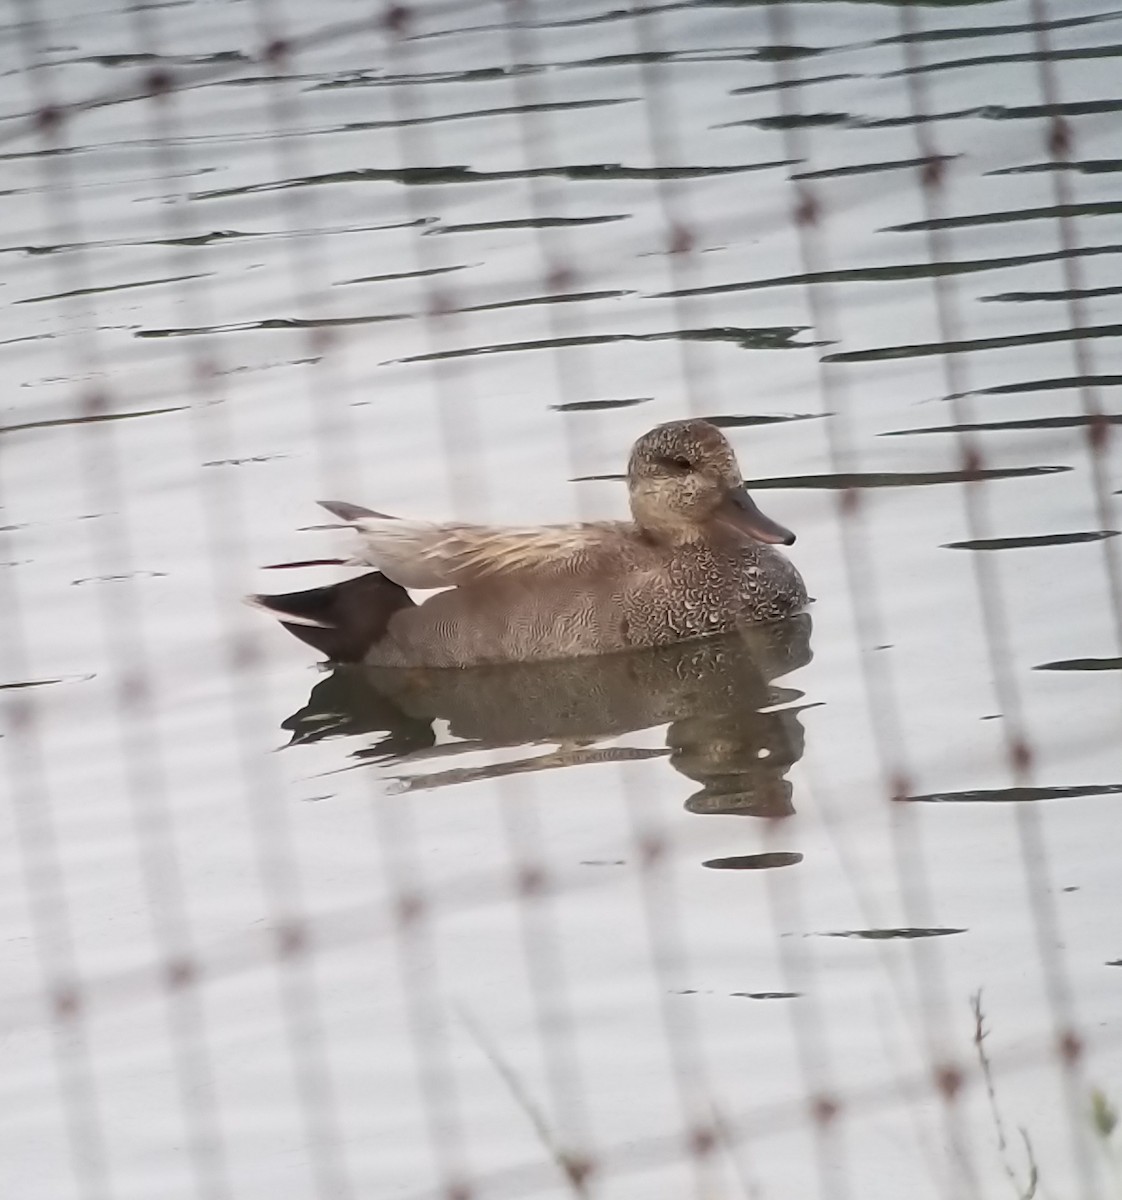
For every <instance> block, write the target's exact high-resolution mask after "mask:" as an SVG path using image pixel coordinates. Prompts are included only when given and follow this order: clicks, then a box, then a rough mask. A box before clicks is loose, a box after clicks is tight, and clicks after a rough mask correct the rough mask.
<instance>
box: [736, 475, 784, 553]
mask: <svg viewBox="0 0 1122 1200" xmlns="http://www.w3.org/2000/svg"><path fill="white" fill-rule="evenodd" d="M717 520H718V521H720V522H721V523H722V524H723V525H728V526H731V528H733V529H735V530H737V531H738V532H740V533H746V534H747V535H748V536H749V537H751V538H755V539H756V541H757V542H767V543H769V544H770V545H781V546H790V545H791V543H792V542H793V541H794V540H795V535H794V534H793V533H792V532H791V531H790V530H789V529H786V528H784V526H782V525H780V524H779V522H778V521H773V520H772V519H771V517H769V516H767V515H766V514H765V513H762V512H760V510H759V508H758V507H757V506H756V502H755V500H753V499H752V497H751V496H749V495H748V489H747V488H744V487H738V488H733V489H732V490H731V491H729V492H728V493H727V495H726V496H725V498H724V500H722V501H721V504H720V506H719V507H718V509H717Z"/></svg>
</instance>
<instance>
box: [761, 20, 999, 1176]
mask: <svg viewBox="0 0 1122 1200" xmlns="http://www.w3.org/2000/svg"><path fill="white" fill-rule="evenodd" d="M790 11H791V9H790V7H789V6H787V5H785V4H778V5H770V6H769V7H768V9H767V19H768V28H769V38H770V43H771V47H772V50H773V58H774V62H775V78H776V83H777V84H778V87H777V88H776V100H777V104H778V105H779V109H780V114H781V118H782V128H783V139H784V147H785V150H784V157H786V158H788V159H790V160H794V161H799V162H802V161H805V160H806V159H807V157H808V147H807V145H806V138H805V133H804V132H803V127H802V126H801V125H800V123H799V121H798V119H797V118H798V116H799V112H798V109H797V93H798V86H797V84H798V74H797V65H796V62H797V60H795V59H792V58H790V57H788V56H786V55H784V54H783V53H782V52H781V48H782V47H784V46H789V45H792V44H794V38H793V36H792V34H791V31H790V28H789V21H790V17H789V13H790ZM794 195H795V200H794V207H793V210H792V217H793V225H794V228H795V231H796V236H797V239H798V245H799V256H800V260H801V261H800V265H801V273H802V276H803V278H804V279H806V280H808V282H807V283H806V284H805V285H804V286H805V295H806V303H807V306H808V308H809V310H810V314H811V321H812V324H813V326H814V329H815V332H816V335H817V337H818V338H819V339H820V340H823V341H826V342H828V343H830V342H834V341H836V340H837V336H838V334H837V321H836V315H835V313H834V311H833V305H832V302H831V300H830V299H829V296H828V294H827V290H826V288H825V287H823V286H816V284H815V283H814V282H813V281H812V279H813V277H819V278H823V277H828V275H829V262H828V258H827V232H826V230H827V225H826V221H827V217H828V214H827V210H826V207H825V204H824V201H823V199H822V197H821V195H820V192H819V187H818V185H817V183H816V182H815V181H814V180H812V179H808V178H801V179H800V180H799V181H798V182H797V183H796V185H795V187H794ZM932 261H937V260H934V259H933V260H932ZM843 370H844V368H843ZM818 385H819V391H820V394H821V396H822V399H823V409H824V411H827V412H829V413H831V414H832V415H831V416H829V417H828V419H827V421H826V438H827V450H828V454H829V459H830V465H831V469H832V470H833V471H834V472H835V473H836V474H839V475H846V474H852V473H854V472H855V468H856V462H857V451H856V448H855V444H854V434H853V430H852V418H851V414H850V398H849V389H848V384H847V381H846V380H845V378H844V377H843V375H842V373H841V371H839V369H838V367H837V366H835V365H833V364H831V363H828V362H825V361H823V360H822V359H821V358H819V364H818ZM838 501H839V503H838V514H839V519H840V526H841V536H842V557H843V562H844V568H845V579H846V590H847V593H848V595H849V597H850V603H851V606H852V609H853V613H854V619H855V624H856V631H857V640H858V653H859V661H860V669H861V676H862V687H863V691H864V696H865V705H866V708H867V710H868V712H869V715H870V718H871V722H872V730H873V739H874V752H875V756H876V761H877V767H878V773H879V775H880V780H881V787H882V790H883V794H884V796H885V797H886V799H887V800H888V802H889V803H890V804H891V805H892V809H891V812H890V814H889V828H890V833H891V836H892V846H893V861H894V866H895V871H896V881H897V889H898V892H899V894H900V898H901V902H902V905H903V908H904V912H905V914H906V917H907V919H908V921H909V923H910V924H912V925H913V926H916V927H921V928H922V927H927V926H930V925H932V924H933V923H934V921H933V918H932V912H933V902H932V888H931V880H930V870H929V867H928V865H927V861H926V855H925V853H924V849H923V843H922V830H921V829H920V827H919V823H918V817H917V815H916V814H915V812H914V810H912V809H911V807H910V806H908V805H906V803H905V802H906V800H907V797H908V795H909V793H910V792H911V790H912V785H911V770H910V767H909V755H908V750H907V746H906V742H905V739H904V734H903V729H902V727H901V723H900V721H899V718H898V716H897V712H898V708H899V706H898V701H897V689H896V683H895V679H894V677H893V673H892V669H891V666H890V664H889V662H888V660H887V658H886V657H885V655H884V654H880V653H878V652H877V651H876V647H878V646H881V645H884V644H885V642H886V640H887V638H886V636H885V622H884V616H883V611H882V602H881V600H880V588H879V584H878V580H877V570H876V566H875V563H874V561H873V556H872V554H871V553H870V550H869V533H868V528H867V524H866V520H865V517H864V514H863V511H862V503H861V496H860V493H859V492H857V491H856V490H855V489H854V488H852V487H848V488H846V489H844V490H842V491H841V492H840V493H839V497H838ZM910 955H911V961H912V970H913V973H914V976H915V981H916V996H917V999H918V1003H919V1012H920V1017H921V1029H922V1032H923V1037H924V1045H925V1053H926V1057H927V1062H928V1068H929V1070H930V1072H931V1079H932V1083H933V1085H934V1086H935V1088H936V1092H937V1095H938V1096H939V1097H940V1100H941V1103H942V1110H943V1120H944V1128H945V1133H946V1136H947V1139H948V1144H949V1145H950V1147H951V1150H952V1155H953V1159H954V1162H955V1165H956V1171H957V1176H958V1178H957V1180H956V1181H955V1183H954V1184H953V1185H951V1184H950V1183H949V1182H948V1186H953V1187H954V1188H955V1190H956V1191H959V1190H960V1189H964V1190H965V1194H966V1195H977V1187H978V1184H977V1177H976V1171H975V1168H974V1165H973V1162H972V1157H971V1153H970V1149H969V1144H968V1138H967V1134H966V1129H965V1126H964V1117H963V1114H962V1111H961V1105H960V1104H959V1103H958V1098H959V1093H960V1089H961V1084H962V1072H961V1068H960V1067H959V1066H958V1065H957V1063H956V1062H955V1058H956V1056H955V1054H954V1052H953V1050H952V1048H951V1035H950V999H949V989H948V983H947V975H946V967H945V963H944V961H943V957H942V954H941V952H940V950H939V949H938V947H937V946H933V945H931V944H929V942H928V940H927V939H914V940H913V941H912V943H911V945H910Z"/></svg>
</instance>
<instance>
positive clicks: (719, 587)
mask: <svg viewBox="0 0 1122 1200" xmlns="http://www.w3.org/2000/svg"><path fill="white" fill-rule="evenodd" d="M627 489H628V497H629V500H630V508H631V519H630V520H629V521H589V522H581V523H577V524H565V525H543V526H537V527H528V526H527V527H523V526H513V525H512V526H499V525H472V524H457V523H446V524H438V523H432V522H428V521H415V520H409V519H406V518H399V517H393V516H389V515H387V514H386V513H380V512H376V511H374V510H373V509H368V508H363V507H360V506H359V505H356V504H350V503H344V502H341V501H332V500H324V501H320V502H319V503H320V505H321V507H323V508H325V509H327V511H328V512H330V513H331V514H332V515H333V516H335V517H336V518H338V520H339V521H340V522H341V524H342V526H344V527H350V528H351V529H352V530H353V531H354V535H355V542H356V551H355V554H354V557H353V558H352V559H351V560H350V561H351V562H352V563H353V564H354V565H364V566H368V567H373V568H375V569H374V570H373V571H371V572H368V573H366V574H364V575H361V576H358V577H356V578H352V579H347V580H344V581H342V582H340V583H336V584H331V585H329V586H327V587H319V588H311V589H307V590H304V591H299V592H288V593H284V594H280V595H254V596H249V597H247V600H248V602H249V603H250V604H252V605H254V606H255V607H257V608H260V609H263V610H264V611H265V612H267V613H269V614H270V615H272V616H274V617H277V618H278V619H279V620H280V621H281V623H282V624H283V625H284V626H285V628H286V629H288V630H289V631H290V632H291V633H292V634H294V635H295V636H296V637H298V638H300V639H301V640H302V641H304V642H305V643H307V644H308V645H310V646H312V647H313V648H315V649H317V650H319V651H320V652H321V653H322V654H325V655H326V656H327V658H328V659H330V660H331V661H333V662H337V663H364V664H367V665H370V666H377V667H400V668H465V667H472V666H477V665H481V664H493V663H504V662H510V663H519V662H522V663H524V662H543V661H550V660H559V659H567V658H579V657H584V656H588V655H597V654H610V653H617V652H620V651H626V650H633V649H637V648H641V647H652V646H664V645H670V644H671V643H674V642H679V641H687V640H690V639H693V638H700V637H705V636H708V635H713V634H720V633H727V632H729V631H731V630H734V629H736V628H738V627H740V626H742V625H744V624H747V623H757V622H767V621H777V620H780V619H782V618H784V617H786V616H789V615H790V614H792V613H796V612H798V611H800V610H801V609H803V608H804V607H805V606H806V605H807V603H808V599H807V592H806V586H805V584H804V583H803V580H802V577H801V575H800V574H799V572H798V570H797V569H796V568H795V566H794V564H793V563H792V562H791V561H790V559H788V558H787V556H786V555H785V554H783V553H782V551H780V550H779V549H778V548H777V547H778V546H781V545H782V546H790V545H791V544H792V543H793V542H794V541H795V535H794V534H793V533H792V532H791V531H790V530H788V529H786V528H785V527H784V526H782V525H780V524H779V523H778V522H776V521H774V520H772V519H771V518H770V517H768V516H766V515H765V514H764V513H763V512H762V511H761V510H760V509H759V507H758V506H757V505H756V503H755V501H754V500H753V499H752V497H751V496H750V494H749V492H748V490H747V488H746V486H745V484H744V477H743V475H742V474H741V471H740V466H739V464H738V462H737V459H736V454H735V452H734V450H733V448H732V446H731V445H730V444H729V441H728V439H727V438H726V437H725V435H724V434H723V433H722V432H721V430H720V429H718V428H717V427H716V426H715V425H713V424H711V423H710V422H708V421H704V420H700V419H690V420H679V421H670V422H667V423H665V424H662V425H657V426H655V428H653V429H651V430H649V431H648V432H646V433H644V434H643V435H642V437H640V438H639V439H638V441H636V442H635V444H634V446H633V447H632V449H631V454H630V457H629V459H628V464H627ZM411 589H413V590H430V589H439V590H438V591H437V592H436V594H435V595H432V596H429V597H428V598H426V599H423V601H422V602H420V603H418V602H417V601H416V600H415V599H414V598H413V596H411V595H410V590H411Z"/></svg>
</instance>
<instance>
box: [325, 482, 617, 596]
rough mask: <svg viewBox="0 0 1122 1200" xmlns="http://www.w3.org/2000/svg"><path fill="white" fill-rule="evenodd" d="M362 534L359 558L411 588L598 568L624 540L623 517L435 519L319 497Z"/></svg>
mask: <svg viewBox="0 0 1122 1200" xmlns="http://www.w3.org/2000/svg"><path fill="white" fill-rule="evenodd" d="M320 503H321V504H322V505H323V507H324V508H326V509H327V510H328V511H329V512H332V513H334V514H335V515H336V516H337V517H341V518H342V519H343V520H344V521H346V523H347V524H349V525H350V526H352V528H354V529H355V530H356V531H357V533H358V535H359V547H360V548H359V551H358V553H357V554H356V555H355V561H356V562H361V563H365V564H367V565H369V566H372V567H376V568H377V569H378V570H379V571H381V572H382V573H383V574H384V575H386V576H387V577H388V578H389V579H392V580H393V581H394V583H397V584H400V585H401V586H402V587H407V588H444V587H455V586H461V587H462V586H464V585H467V584H473V583H481V582H483V581H484V580H488V579H495V578H498V577H504V576H511V575H517V574H533V575H543V576H544V575H559V574H561V575H574V574H581V573H583V572H586V571H591V570H594V569H595V567H596V564H597V563H599V562H602V561H604V560H605V559H606V558H609V557H610V556H611V554H612V548H613V546H615V547H616V549H617V551H618V547H619V544H620V535H621V531H622V530H623V528H624V526H623V525H621V524H620V523H618V522H609V521H605V522H598V523H595V524H579V525H578V524H574V525H538V526H525V527H523V526H515V525H454V524H447V525H438V524H434V523H431V522H428V521H409V520H402V519H400V518H397V517H389V516H386V515H384V514H383V513H375V512H372V511H371V510H370V509H363V508H359V507H358V506H357V505H353V504H342V503H337V502H335V501H321V502H320Z"/></svg>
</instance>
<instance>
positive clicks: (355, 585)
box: [249, 571, 413, 663]
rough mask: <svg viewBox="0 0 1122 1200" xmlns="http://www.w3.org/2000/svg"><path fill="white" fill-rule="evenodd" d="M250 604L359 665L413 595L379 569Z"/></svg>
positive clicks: (255, 598)
mask: <svg viewBox="0 0 1122 1200" xmlns="http://www.w3.org/2000/svg"><path fill="white" fill-rule="evenodd" d="M249 601H250V603H251V604H253V605H255V606H256V607H258V608H263V609H265V611H266V612H269V613H271V614H272V615H273V616H274V617H279V618H280V621H281V624H282V625H283V626H284V627H285V629H287V630H288V631H289V632H290V633H292V634H295V636H296V637H298V638H299V639H300V640H301V641H302V642H307V644H308V645H309V646H314V647H315V649H317V650H319V651H320V652H321V653H323V654H326V655H327V657H328V658H329V659H331V661H332V662H339V663H353V662H361V661H362V660H363V659H364V658H365V657H366V653H367V651H368V650H370V648H371V647H372V646H374V645H376V644H377V643H378V641H379V640H380V639H381V638H382V637H383V636H384V635H385V632H386V626H387V625H388V624H389V620H390V617H392V616H393V614H394V613H395V612H398V611H399V610H400V609H403V608H412V607H413V601H412V599H411V598H410V596H409V593H408V592H407V591H406V590H405V589H404V588H403V587H400V586H398V584H396V583H394V582H393V580H392V579H387V578H386V577H385V575H383V574H382V573H381V572H380V571H372V572H370V574H368V575H360V576H359V577H358V578H357V579H347V580H344V581H343V582H342V583H334V584H331V585H330V586H328V587H318V588H309V589H308V590H307V591H303V592H287V593H285V594H283V595H280V596H250V597H249ZM285 618H288V619H287V620H286V619H285Z"/></svg>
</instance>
